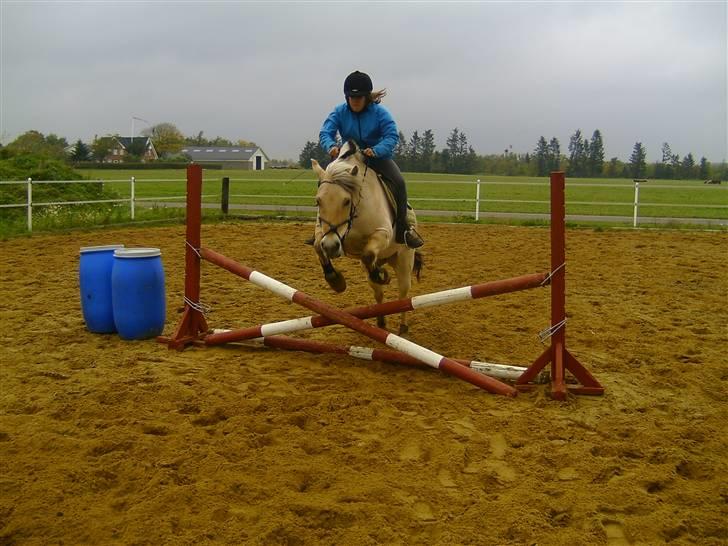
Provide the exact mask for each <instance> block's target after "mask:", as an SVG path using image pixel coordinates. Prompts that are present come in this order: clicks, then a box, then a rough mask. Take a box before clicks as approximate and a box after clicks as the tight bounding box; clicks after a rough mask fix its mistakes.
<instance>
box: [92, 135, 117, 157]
mask: <svg viewBox="0 0 728 546" xmlns="http://www.w3.org/2000/svg"><path fill="white" fill-rule="evenodd" d="M113 146H114V137H113V136H104V137H101V138H98V137H96V136H95V137H94V141H93V142H92V143H91V151H92V153H93V156H94V159H95V160H96V161H103V160H104V158H105V157H106V156H107V155H109V152H111V148H112V147H113Z"/></svg>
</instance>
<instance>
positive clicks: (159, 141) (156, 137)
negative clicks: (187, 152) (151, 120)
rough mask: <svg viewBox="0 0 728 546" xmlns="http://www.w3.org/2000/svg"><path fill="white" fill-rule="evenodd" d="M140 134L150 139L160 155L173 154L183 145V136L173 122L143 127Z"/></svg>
mask: <svg viewBox="0 0 728 546" xmlns="http://www.w3.org/2000/svg"><path fill="white" fill-rule="evenodd" d="M142 135H144V136H148V137H150V138H151V139H152V141H153V142H154V148H155V149H156V150H157V153H158V154H159V155H160V156H162V155H174V154H176V153H178V152H179V151H180V150H181V149H182V148H183V147H184V145H185V137H184V135H183V134H182V132H181V131H180V130H179V129H177V126H176V125H175V124H174V123H168V122H164V123H157V124H156V125H153V126H152V127H148V128H147V129H144V130H143V131H142Z"/></svg>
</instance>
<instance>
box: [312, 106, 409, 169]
mask: <svg viewBox="0 0 728 546" xmlns="http://www.w3.org/2000/svg"><path fill="white" fill-rule="evenodd" d="M337 131H338V133H339V134H340V135H341V139H342V140H343V141H344V142H346V141H347V140H353V141H355V142H356V143H357V144H358V145H359V147H360V148H362V149H365V148H371V149H372V150H374V153H375V154H376V157H377V158H378V159H392V154H393V153H394V147H395V146H396V145H397V142H398V141H399V130H398V129H397V124H396V123H395V122H394V118H393V117H392V114H390V113H389V110H387V109H386V108H385V107H384V106H382V105H381V104H377V103H375V102H372V103H370V104H369V105H368V106H367V107H366V108H365V109H364V110H363V111H361V112H359V113H358V114H355V113H354V112H352V111H351V109H350V108H349V105H348V104H347V103H343V104H339V105H338V106H337V107H336V108H334V111H333V112H331V113H330V114H329V117H327V118H326V121H324V124H323V126H322V127H321V132H320V133H319V144H320V146H321V148H322V149H323V150H324V151H325V152H328V151H329V150H330V149H331V148H333V147H334V146H336V133H337Z"/></svg>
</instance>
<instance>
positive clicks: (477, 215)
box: [475, 178, 480, 222]
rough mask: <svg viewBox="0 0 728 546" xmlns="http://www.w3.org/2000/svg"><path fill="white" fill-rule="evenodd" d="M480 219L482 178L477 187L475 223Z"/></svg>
mask: <svg viewBox="0 0 728 546" xmlns="http://www.w3.org/2000/svg"><path fill="white" fill-rule="evenodd" d="M479 219H480V178H478V183H477V185H476V186H475V221H476V222H477V221H478V220H479Z"/></svg>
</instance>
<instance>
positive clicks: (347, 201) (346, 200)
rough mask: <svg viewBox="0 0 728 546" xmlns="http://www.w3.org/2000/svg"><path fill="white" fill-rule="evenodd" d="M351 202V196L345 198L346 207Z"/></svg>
mask: <svg viewBox="0 0 728 546" xmlns="http://www.w3.org/2000/svg"><path fill="white" fill-rule="evenodd" d="M350 203H351V199H349V198H346V199H344V206H345V207H348V206H349V204H350Z"/></svg>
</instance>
